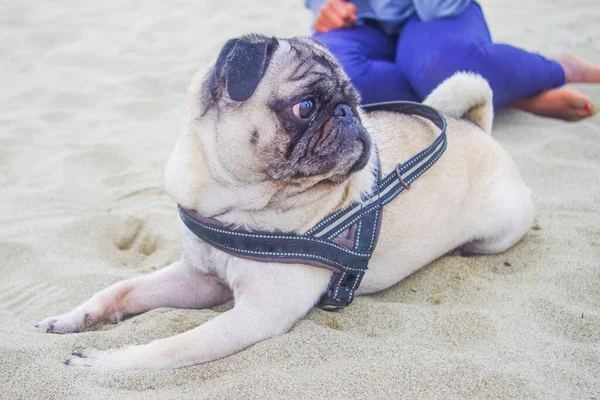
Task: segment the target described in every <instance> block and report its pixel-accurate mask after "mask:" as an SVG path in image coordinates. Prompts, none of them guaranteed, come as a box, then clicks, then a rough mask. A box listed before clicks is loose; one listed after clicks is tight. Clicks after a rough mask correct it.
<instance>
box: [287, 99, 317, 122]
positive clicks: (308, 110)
mask: <svg viewBox="0 0 600 400" xmlns="http://www.w3.org/2000/svg"><path fill="white" fill-rule="evenodd" d="M314 111H315V102H314V101H313V100H311V99H306V100H302V101H301V102H300V103H297V104H295V105H294V107H292V112H293V113H294V115H295V116H296V117H297V118H302V119H306V118H308V117H310V116H311V115H312V113H313V112H314Z"/></svg>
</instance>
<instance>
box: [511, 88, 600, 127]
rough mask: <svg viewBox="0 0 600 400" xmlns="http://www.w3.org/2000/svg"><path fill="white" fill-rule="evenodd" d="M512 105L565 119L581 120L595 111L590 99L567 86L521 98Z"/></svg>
mask: <svg viewBox="0 0 600 400" xmlns="http://www.w3.org/2000/svg"><path fill="white" fill-rule="evenodd" d="M510 107H513V108H518V109H520V110H524V111H528V112H530V113H534V114H537V115H542V116H544V117H551V118H558V119H563V120H565V121H579V120H581V119H584V118H587V117H591V116H592V115H594V113H595V109H594V105H593V103H592V101H591V100H590V99H588V98H587V97H586V96H585V95H584V94H583V93H581V92H579V91H577V90H575V89H569V88H565V87H561V88H557V89H552V90H548V91H546V92H543V93H540V94H538V95H537V96H533V97H525V98H522V99H519V100H517V101H515V102H513V103H512V104H511V105H510Z"/></svg>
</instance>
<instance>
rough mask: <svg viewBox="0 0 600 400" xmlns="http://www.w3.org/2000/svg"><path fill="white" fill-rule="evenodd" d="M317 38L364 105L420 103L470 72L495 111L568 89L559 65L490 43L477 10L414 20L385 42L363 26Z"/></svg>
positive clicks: (373, 25) (474, 6)
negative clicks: (480, 80)
mask: <svg viewBox="0 0 600 400" xmlns="http://www.w3.org/2000/svg"><path fill="white" fill-rule="evenodd" d="M314 38H315V39H316V40H318V41H320V42H321V43H323V44H324V45H325V46H326V47H327V48H328V49H329V50H330V51H331V52H332V53H333V54H334V55H335V56H336V57H337V59H338V60H339V62H340V63H341V64H342V66H343V67H344V70H345V71H346V73H347V74H348V75H349V76H350V79H351V80H352V82H353V83H354V85H355V86H356V87H357V88H358V90H359V91H360V93H361V95H362V101H363V103H364V104H367V103H375V102H381V101H391V100H412V101H422V100H423V99H424V98H425V97H427V95H428V94H429V93H431V91H432V90H433V89H434V88H435V87H436V86H437V85H439V84H440V83H441V82H442V81H443V80H444V79H446V78H448V77H449V76H451V75H452V74H454V73H455V72H457V71H473V72H477V73H479V74H481V75H482V76H483V77H484V78H486V79H487V80H488V82H489V83H490V86H491V87H492V90H493V92H494V107H495V108H501V107H504V106H506V105H509V104H510V103H512V102H513V101H515V100H517V99H520V98H523V97H528V96H533V95H536V94H538V93H541V92H543V91H546V90H549V89H553V88H556V87H559V86H562V85H564V83H565V77H564V72H563V69H562V67H561V66H560V64H558V63H557V62H556V61H553V60H549V59H547V58H544V57H542V56H541V55H539V54H535V53H530V52H527V51H525V50H521V49H518V48H516V47H512V46H508V45H505V44H494V43H492V38H491V36H490V32H489V29H488V27H487V24H486V22H485V18H484V16H483V13H482V11H481V8H480V7H479V5H478V4H477V3H475V2H472V3H471V4H470V5H469V6H468V7H467V8H466V9H465V11H463V12H462V13H461V14H460V15H458V16H456V17H452V18H444V19H437V20H433V21H429V22H423V21H421V20H420V19H419V18H418V17H417V16H416V15H415V16H413V17H412V18H411V19H410V20H409V21H407V22H406V23H405V24H404V26H403V27H402V30H401V32H400V34H399V35H388V34H386V33H385V32H383V31H382V30H381V29H380V28H379V27H378V26H377V24H376V23H374V22H370V23H369V22H367V23H366V24H364V25H360V26H354V27H351V28H347V29H337V30H333V31H329V32H325V33H316V34H315V35H314Z"/></svg>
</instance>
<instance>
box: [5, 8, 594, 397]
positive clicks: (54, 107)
mask: <svg viewBox="0 0 600 400" xmlns="http://www.w3.org/2000/svg"><path fill="white" fill-rule="evenodd" d="M483 6H484V10H485V12H486V15H487V18H488V22H489V23H490V26H491V29H492V32H493V34H494V37H495V39H496V40H497V41H501V42H508V43H514V44H519V45H520V46H522V47H525V48H527V49H529V50H535V51H540V52H541V53H543V54H545V55H553V54H556V53H559V52H563V51H571V52H576V53H579V54H581V55H583V56H584V57H587V58H589V59H590V60H592V61H594V62H596V63H600V28H599V27H598V21H600V3H598V2H597V1H593V0H579V1H576V2H575V3H574V2H571V1H567V0H555V1H553V2H547V1H544V0H519V1H517V0H506V1H502V2H493V1H491V0H487V1H484V2H483ZM310 20H311V16H310V14H309V12H308V11H307V10H305V9H303V5H302V2H301V1H300V0H298V1H288V2H277V1H273V0H271V1H268V2H267V1H263V2H258V1H256V2H253V3H250V4H249V2H247V1H239V0H237V1H222V2H209V1H207V0H205V1H195V2H190V1H171V2H159V1H146V2H136V1H114V2H80V1H73V0H61V1H60V2H56V3H52V4H51V3H38V2H35V3H34V2H32V1H23V2H16V1H13V2H9V1H5V2H2V3H1V4H0V39H1V40H0V54H1V55H0V81H1V88H2V90H1V91H0V98H1V100H0V319H1V320H2V323H1V324H0V398H3V399H65V398H67V399H69V398H85V399H101V398H112V399H120V398H131V399H142V398H143V399H148V398H160V399H171V398H172V399H186V398H190V399H192V398H193V399H199V398H210V399H232V398H243V399H267V398H272V399H279V398H308V399H312V398H314V399H320V398H340V399H346V398H408V399H463V398H477V399H483V398H524V399H553V398H560V399H593V398H600V117H595V118H591V119H588V120H586V121H583V122H579V123H566V122H561V121H556V120H551V119H545V118H540V117H536V116H533V115H528V114H525V113H522V112H518V111H503V112H500V113H499V114H498V115H497V118H496V121H495V126H494V135H495V137H496V139H497V140H498V141H499V142H500V143H501V144H502V145H503V146H504V147H505V148H506V149H507V150H508V152H509V153H510V154H512V156H513V157H514V159H515V160H516V163H517V164H518V166H519V168H520V170H521V172H522V174H523V176H524V179H525V181H526V182H527V183H528V185H530V187H531V189H532V191H533V195H534V198H535V202H536V223H535V226H534V228H533V229H532V230H531V231H530V232H528V233H527V235H526V236H525V238H524V239H523V240H522V241H521V242H519V243H518V244H517V245H516V246H515V247H514V248H512V249H511V250H509V251H508V252H506V253H505V254H501V255H496V256H487V257H470V258H461V257H445V258H442V259H440V260H438V261H436V262H434V263H433V264H432V265H430V266H427V267H426V268H423V269H422V270H420V271H419V272H417V273H416V274H414V275H413V276H411V277H409V278H408V279H406V280H405V281H403V282H401V283H400V284H398V285H396V286H394V287H393V288H391V289H389V290H387V291H385V292H383V293H379V294H377V295H373V296H368V297H361V298H358V299H357V300H356V301H355V302H354V303H353V304H352V306H351V307H348V308H347V309H344V310H341V311H339V312H335V313H327V312H324V311H321V310H317V309H315V310H313V311H312V312H311V313H310V314H309V315H308V316H307V317H306V318H305V319H304V320H302V321H301V322H299V323H298V324H297V325H296V326H295V327H294V328H293V329H292V330H291V331H290V332H289V333H287V334H284V335H282V336H279V337H276V338H273V339H270V340H267V341H264V342H262V343H259V344H257V345H255V346H253V347H251V348H249V349H247V350H245V351H242V352H240V353H238V354H236V355H233V356H231V357H228V358H225V359H222V360H219V361H216V362H212V363H209V364H205V365H198V366H194V367H190V368H184V369H179V370H165V371H126V372H90V371H86V370H80V369H74V368H69V367H67V366H65V365H64V364H63V363H62V362H63V360H65V359H66V358H67V357H68V356H69V355H70V353H71V352H72V351H73V350H77V349H82V348H86V347H96V348H100V349H109V348H114V347H120V346H125V345H130V344H142V343H147V342H149V341H151V340H154V339H157V338H163V337H168V336H172V335H174V334H176V333H179V332H183V331H186V330H189V329H191V328H193V327H195V326H197V325H198V324H201V323H203V322H205V321H208V320H210V319H211V318H214V317H215V316H216V315H218V314H219V313H221V312H223V310H224V309H225V308H226V307H216V308H215V309H213V310H176V309H158V310H154V311H151V312H148V313H145V314H142V315H139V316H136V317H133V318H130V319H127V320H126V321H124V322H122V323H120V324H118V325H106V326H103V327H100V328H98V329H97V330H94V331H88V332H85V333H79V334H69V335H55V334H46V333H44V332H43V331H41V330H38V329H36V328H34V324H35V323H36V322H37V321H39V320H41V319H42V318H44V317H47V316H52V315H56V314H60V313H63V312H66V311H68V310H71V309H72V308H73V307H75V306H76V305H78V304H80V303H81V302H82V301H84V300H86V299H87V298H89V297H90V296H91V295H92V294H93V293H95V292H97V291H99V290H101V289H103V288H104V287H106V286H108V285H109V284H111V283H114V282H116V281H119V280H121V279H124V278H129V277H133V276H137V275H140V274H145V273H148V272H151V271H153V270H155V269H157V268H161V267H163V266H165V265H167V264H169V263H170V262H172V261H174V260H176V259H177V257H178V254H179V248H178V246H179V244H178V229H177V227H178V221H177V213H176V207H175V204H174V202H173V201H172V200H171V199H169V198H168V197H167V196H166V195H165V193H164V191H163V189H162V187H161V181H162V173H163V168H164V165H165V163H166V160H167V157H168V155H169V153H170V150H171V147H172V145H173V143H174V140H175V136H176V134H177V130H178V127H179V121H180V118H181V116H182V115H183V108H184V107H183V105H184V98H185V91H186V88H187V85H188V83H189V81H190V79H191V77H192V75H193V74H194V72H195V71H196V70H197V68H199V67H203V66H206V65H207V63H209V62H210V61H211V60H213V59H214V58H215V57H216V54H217V53H218V51H219V49H220V47H221V46H222V45H223V43H224V42H225V41H226V40H227V39H229V38H231V37H234V36H236V35H240V34H243V33H247V32H260V33H263V34H267V35H276V36H294V35H303V34H308V33H309V22H310ZM578 87H579V88H580V89H581V90H583V91H584V92H585V93H586V94H588V95H589V96H591V97H592V98H593V99H594V100H595V101H596V104H597V106H598V107H600V85H595V86H592V85H579V86H578ZM205 345H210V343H198V346H205Z"/></svg>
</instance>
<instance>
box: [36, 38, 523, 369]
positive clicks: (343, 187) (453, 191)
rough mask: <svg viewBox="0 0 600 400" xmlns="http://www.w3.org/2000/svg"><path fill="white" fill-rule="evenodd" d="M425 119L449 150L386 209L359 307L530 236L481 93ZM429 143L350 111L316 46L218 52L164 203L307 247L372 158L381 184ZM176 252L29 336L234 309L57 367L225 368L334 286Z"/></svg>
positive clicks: (275, 42)
mask: <svg viewBox="0 0 600 400" xmlns="http://www.w3.org/2000/svg"><path fill="white" fill-rule="evenodd" d="M425 103H427V104H429V105H430V106H433V107H436V108H437V109H439V110H440V111H441V112H443V113H444V114H445V116H446V118H447V122H448V127H447V135H448V147H447V149H446V151H445V153H444V154H443V156H442V157H441V158H440V159H439V160H438V161H437V163H435V164H434V165H433V166H432V167H431V169H429V170H428V171H427V172H426V173H425V174H423V175H422V176H421V177H420V178H419V179H418V180H416V181H415V182H413V183H412V186H411V190H409V191H406V192H404V193H402V194H401V195H400V196H398V197H397V198H396V199H395V200H394V201H392V202H391V203H389V204H388V205H386V206H385V207H384V208H383V222H382V227H381V234H380V236H379V239H378V244H377V247H376V248H375V251H374V254H373V256H372V258H371V260H370V264H369V270H368V271H367V272H366V274H365V276H364V278H363V280H362V283H361V285H360V287H359V288H358V290H357V294H358V295H365V294H369V293H374V292H378V291H381V290H383V289H386V288H389V287H390V286H392V285H394V284H396V283H398V282H400V281H401V280H402V279H404V278H405V277H407V276H408V275H410V274H412V273H413V272H414V271H416V270H418V269H419V268H422V267H423V266H425V265H427V264H428V263H430V262H431V261H433V260H435V259H436V258H438V257H440V256H443V255H445V254H448V253H449V252H453V251H459V252H461V253H463V254H494V253H500V252H503V251H505V250H507V249H509V248H510V247H511V246H512V245H514V244H515V243H516V242H517V241H519V240H520V239H521V237H522V236H523V235H524V234H525V233H526V232H527V230H528V229H529V228H530V226H531V225H532V222H533V214H534V208H533V204H532V200H531V196H530V191H529V189H528V188H527V187H526V185H525V184H524V182H523V180H522V178H521V176H520V174H519V171H518V170H517V168H516V166H515V164H514V162H513V161H512V159H511V157H510V156H509V155H508V154H507V153H506V151H504V150H503V149H502V148H501V147H500V146H499V145H498V143H497V142H496V141H495V140H494V139H493V138H492V137H491V135H490V131H491V125H492V118H493V109H492V92H491V89H490V87H489V85H488V84H487V82H486V81H485V80H484V79H483V78H481V77H480V76H476V75H473V74H467V73H459V74H457V75H455V76H453V77H451V78H449V79H448V80H447V81H445V82H444V83H442V84H441V85H440V86H439V87H438V88H437V89H436V90H435V91H434V92H433V93H432V94H431V95H430V96H429V97H428V99H426V101H425ZM438 134H439V130H438V128H437V127H435V126H434V125H433V124H431V123H430V122H429V121H427V120H425V119H423V118H420V117H417V116H410V115H403V114H400V113H395V112H388V111H377V112H370V113H366V112H364V111H363V110H361V107H360V96H359V93H358V92H357V90H356V89H355V88H354V87H353V86H352V84H351V82H350V80H349V78H348V76H347V75H346V74H345V73H344V71H343V70H342V68H341V66H340V65H339V64H338V62H337V61H336V60H335V58H334V57H333V56H332V55H331V54H330V53H329V52H328V51H327V49H326V48H325V47H323V46H322V45H320V44H319V43H317V42H316V41H313V40H312V39H309V38H291V39H276V38H267V37H264V36H260V35H248V36H243V37H241V38H237V39H233V40H230V41H229V42H227V44H225V46H224V47H223V49H222V51H221V52H220V54H219V56H218V59H217V61H216V63H215V64H214V66H212V68H210V70H209V72H208V73H207V74H204V73H199V74H197V75H196V76H195V77H194V79H193V82H192V84H191V87H190V90H189V103H188V109H187V113H186V117H185V123H184V125H183V129H182V131H181V133H180V135H179V137H178V139H177V142H176V144H175V146H174V149H173V152H172V154H171V157H170V159H169V161H168V164H167V167H166V173H165V188H166V191H167V193H168V194H169V195H170V196H171V197H172V198H173V199H174V200H175V202H176V203H178V204H179V205H181V206H182V207H184V208H185V209H189V210H194V212H196V213H197V214H198V215H201V216H203V217H205V218H211V219H214V220H217V221H219V222H220V223H221V224H223V225H225V226H228V227H231V228H233V229H236V228H239V229H244V230H247V231H262V232H291V233H295V234H299V235H302V234H304V233H305V232H307V231H308V230H310V229H311V228H312V227H313V226H314V225H315V224H316V223H317V222H319V221H320V220H322V219H323V218H325V217H326V216H327V215H329V214H331V213H333V212H335V211H336V210H340V209H343V208H344V207H347V206H348V205H350V204H352V203H354V202H357V201H360V199H361V196H363V195H365V193H368V192H369V191H370V190H371V188H372V187H373V184H374V182H375V180H376V179H378V177H377V176H376V174H375V173H374V170H375V168H376V165H377V158H378V154H379V157H380V163H381V171H382V172H383V174H387V173H388V172H390V171H393V170H394V168H395V166H396V165H397V164H398V163H401V162H403V161H406V160H408V159H410V158H411V157H412V156H414V155H415V154H417V153H418V152H419V151H421V150H422V149H424V148H426V147H427V146H428V145H429V144H430V143H431V142H432V141H433V139H434V138H435V137H436V136H437V135H438ZM181 240H182V255H181V259H180V260H179V261H177V262H175V263H173V264H171V265H169V266H167V267H165V268H163V269H161V270H158V271H156V272H154V273H151V274H149V275H145V276H139V277H136V278H133V279H128V280H125V281H122V282H118V283H115V284H114V285H112V286H110V287H108V288H107V289H104V290H102V291H100V292H99V293H97V294H95V295H94V296H92V297H91V298H90V299H89V300H88V301H86V302H84V303H83V304H81V305H80V306H78V307H76V308H75V309H74V310H72V311H70V312H68V313H65V314H62V315H58V316H55V317H50V318H47V319H45V320H43V321H41V322H40V323H39V324H37V326H38V327H40V328H42V329H44V330H46V331H47V332H50V333H71V332H80V331H82V330H84V329H86V328H89V327H91V326H93V325H94V324H97V323H99V322H105V321H107V322H113V323H117V322H119V321H121V320H122V319H123V318H124V317H126V316H129V315H132V314H139V313H143V312H145V311H148V310H151V309H154V308H158V307H176V308H208V307H213V306H215V305H217V304H221V303H224V302H227V301H228V300H230V299H233V300H234V306H233V308H232V309H231V310H229V311H226V312H224V313H222V314H220V315H219V316H217V317H215V318H214V319H212V320H210V321H208V322H206V323H204V324H202V325H201V326H198V327H197V328H195V329H192V330H190V331H188V332H185V333H182V334H179V335H176V336H172V337H168V338H165V339H160V340H155V341H153V342H151V343H149V344H145V345H140V346H130V347H125V348H121V349H114V350H108V351H99V350H94V349H88V350H83V351H78V352H75V353H73V354H72V356H71V357H70V358H68V359H67V360H66V361H65V363H66V364H67V365H68V366H71V367H88V368H92V369H159V368H179V367H185V366H190V365H194V364H200V363H206V362H210V361H213V360H217V359H220V358H223V357H227V356H229V355H232V354H234V353H236V352H239V351H241V350H243V349H246V348H248V347H249V346H252V345H253V344H255V343H257V342H260V341H262V340H265V339H268V338H271V337H273V336H276V335H281V334H283V333H285V332H287V331H289V330H290V329H291V328H292V326H293V325H294V324H295V323H296V322H298V321H299V320H300V319H301V318H302V317H303V316H304V315H306V314H307V313H308V312H309V311H310V310H311V308H313V306H315V304H316V303H317V301H318V300H319V298H320V297H321V295H322V294H323V293H324V291H325V290H326V289H327V287H328V284H329V282H330V278H331V275H332V272H331V271H330V270H328V269H323V268H317V267H314V266H309V265H305V264H302V263H298V264H282V263H277V262H264V261H255V260H250V259H246V258H239V257H235V256H232V255H230V254H228V253H225V252H223V251H221V250H218V249H216V248H215V247H212V246H211V245H209V244H207V243H206V242H204V241H202V240H201V239H199V238H198V237H197V236H196V235H194V234H193V233H192V232H190V231H189V230H188V229H187V228H186V227H185V226H183V225H182V233H181ZM350 312H352V311H351V308H350Z"/></svg>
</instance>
